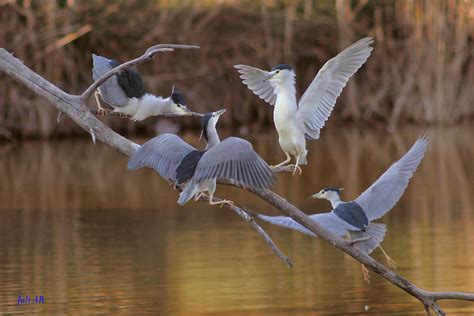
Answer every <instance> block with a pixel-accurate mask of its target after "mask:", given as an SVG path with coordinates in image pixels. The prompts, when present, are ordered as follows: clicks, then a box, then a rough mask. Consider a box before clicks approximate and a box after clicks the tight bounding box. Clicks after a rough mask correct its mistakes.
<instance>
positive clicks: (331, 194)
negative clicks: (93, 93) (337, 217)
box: [311, 187, 344, 202]
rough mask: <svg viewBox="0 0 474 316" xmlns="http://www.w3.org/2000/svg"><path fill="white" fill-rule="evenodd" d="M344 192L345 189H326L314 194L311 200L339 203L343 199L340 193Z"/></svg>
mask: <svg viewBox="0 0 474 316" xmlns="http://www.w3.org/2000/svg"><path fill="white" fill-rule="evenodd" d="M342 190H344V188H333V187H329V188H324V189H322V190H321V191H319V192H318V193H316V194H313V195H312V196H311V198H313V199H326V200H328V201H331V202H332V201H338V200H340V199H341V195H340V192H341V191H342Z"/></svg>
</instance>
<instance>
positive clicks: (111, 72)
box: [81, 44, 199, 101]
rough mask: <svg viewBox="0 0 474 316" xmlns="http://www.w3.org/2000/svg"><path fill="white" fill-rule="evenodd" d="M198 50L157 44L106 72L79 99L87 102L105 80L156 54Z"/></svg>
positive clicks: (183, 46) (194, 47)
mask: <svg viewBox="0 0 474 316" xmlns="http://www.w3.org/2000/svg"><path fill="white" fill-rule="evenodd" d="M198 48H199V46H195V45H175V44H159V45H155V46H152V47H150V48H148V49H147V50H146V51H145V53H144V54H143V55H141V56H140V57H138V58H135V59H132V60H130V61H127V62H125V63H123V64H121V65H119V66H117V67H115V68H114V69H111V70H109V71H107V72H106V73H105V74H104V75H103V76H102V77H100V78H99V79H97V80H96V81H94V82H93V83H92V84H91V85H90V86H89V88H87V89H86V91H84V93H83V94H82V95H81V99H82V100H83V101H85V100H87V99H88V98H89V97H90V96H91V95H92V93H94V91H95V90H96V89H97V88H98V87H99V86H100V85H101V84H103V83H104V82H105V81H107V79H109V78H110V77H112V76H113V75H115V74H116V73H118V72H119V71H120V70H122V69H124V68H128V67H132V66H136V65H139V64H141V63H144V62H146V61H148V60H150V59H152V58H153V57H154V56H155V55H156V54H157V53H163V52H172V51H174V50H175V49H198Z"/></svg>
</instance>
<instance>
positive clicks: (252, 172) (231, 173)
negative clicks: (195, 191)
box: [192, 137, 275, 189]
mask: <svg viewBox="0 0 474 316" xmlns="http://www.w3.org/2000/svg"><path fill="white" fill-rule="evenodd" d="M274 177H275V176H274V173H273V171H272V170H271V168H270V166H268V165H267V163H266V162H265V161H264V160H263V159H262V158H261V157H260V156H259V155H258V154H257V153H256V152H255V151H254V150H253V147H252V144H250V143H249V142H248V141H246V140H244V139H242V138H238V137H229V138H227V139H225V140H224V141H222V142H221V143H219V144H218V145H215V146H214V147H212V148H211V149H209V150H208V151H206V153H204V155H203V156H202V158H201V159H200V160H199V163H198V165H197V167H196V171H195V173H194V176H193V180H192V181H193V182H194V183H198V182H201V181H204V180H207V179H214V178H220V179H226V180H230V181H233V182H234V183H235V184H239V185H241V186H243V187H254V188H263V189H266V188H269V187H270V186H271V185H272V184H273V182H274Z"/></svg>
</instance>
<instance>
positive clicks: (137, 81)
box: [92, 54, 191, 121]
mask: <svg viewBox="0 0 474 316" xmlns="http://www.w3.org/2000/svg"><path fill="white" fill-rule="evenodd" d="M92 61H93V68H92V78H93V79H94V80H97V79H99V78H100V77H101V76H102V75H104V74H105V73H107V72H108V71H109V70H111V69H113V68H115V67H117V66H118V65H120V63H119V62H118V61H116V60H113V59H108V58H105V57H102V56H99V55H95V54H92ZM99 97H100V98H101V99H102V100H103V101H104V102H106V103H107V104H109V105H110V106H112V107H113V108H114V111H115V112H118V113H121V114H124V115H129V116H131V117H132V120H134V121H142V120H144V119H147V118H149V117H151V116H156V115H160V114H176V115H191V112H190V111H189V110H188V108H187V106H186V103H185V101H184V96H183V94H182V93H181V92H180V91H178V90H175V89H174V87H173V89H172V91H171V96H169V97H167V98H163V97H160V96H155V95H153V94H150V93H146V92H145V87H144V85H143V80H142V77H141V76H140V73H139V72H138V69H137V68H135V67H130V68H125V69H122V70H121V71H120V72H118V73H117V74H115V75H114V76H112V77H110V78H109V79H108V80H107V81H105V82H104V83H103V84H102V85H101V86H100V87H99V89H98V91H96V93H95V98H96V101H97V111H98V113H99V114H104V113H106V111H105V109H104V108H103V107H102V106H101V104H100V102H101V101H100V100H99Z"/></svg>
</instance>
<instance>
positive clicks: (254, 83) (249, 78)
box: [234, 65, 276, 105]
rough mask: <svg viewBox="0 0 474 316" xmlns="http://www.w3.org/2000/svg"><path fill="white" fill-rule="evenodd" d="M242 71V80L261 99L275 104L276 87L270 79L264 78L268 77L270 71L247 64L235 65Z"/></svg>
mask: <svg viewBox="0 0 474 316" xmlns="http://www.w3.org/2000/svg"><path fill="white" fill-rule="evenodd" d="M234 67H235V68H236V69H237V71H238V72H239V73H240V78H241V79H242V82H243V83H244V84H245V85H246V86H247V87H248V88H249V89H250V90H251V91H252V92H253V93H254V94H255V95H257V96H258V97H259V98H260V99H263V100H265V101H266V102H267V103H269V104H270V105H275V101H276V93H275V87H274V86H273V85H272V84H271V83H270V81H265V80H264V79H265V78H266V77H268V75H269V74H270V72H268V71H265V70H261V69H258V68H255V67H251V66H247V65H235V66H234Z"/></svg>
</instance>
